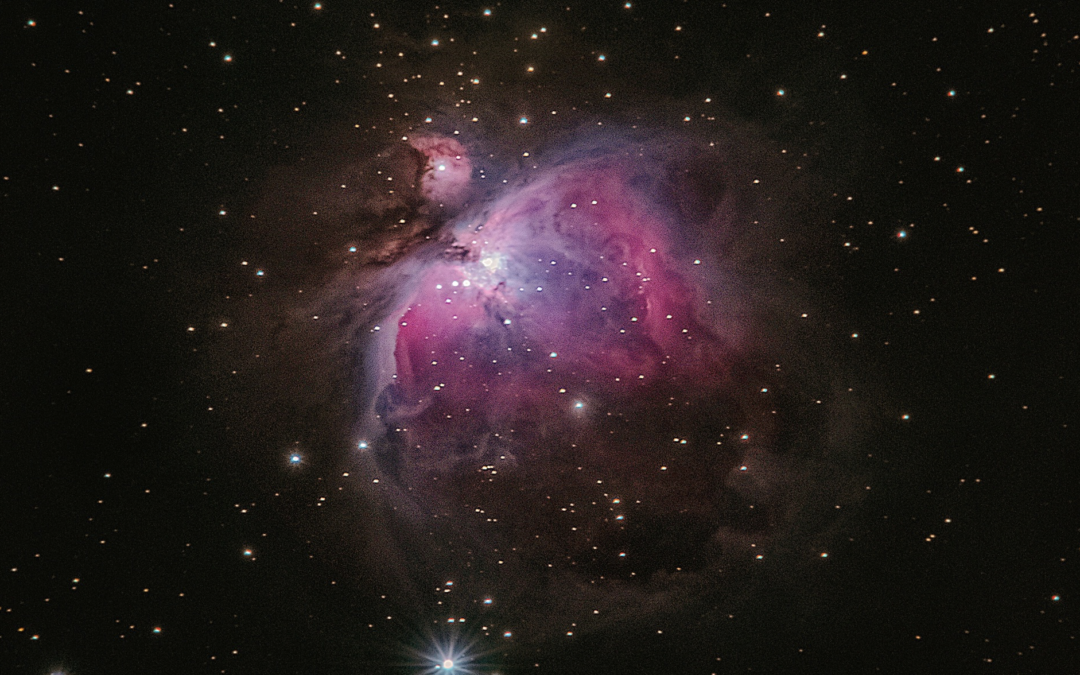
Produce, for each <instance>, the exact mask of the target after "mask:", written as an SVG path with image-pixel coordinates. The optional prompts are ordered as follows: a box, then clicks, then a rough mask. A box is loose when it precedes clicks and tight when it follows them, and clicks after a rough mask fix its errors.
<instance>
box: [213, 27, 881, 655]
mask: <svg viewBox="0 0 1080 675" xmlns="http://www.w3.org/2000/svg"><path fill="white" fill-rule="evenodd" d="M458 49H459V50H463V51H461V53H462V54H464V53H466V52H467V49H465V48H463V47H458ZM386 67H387V68H392V69H395V71H394V72H393V73H389V74H388V77H387V79H388V80H389V81H393V79H394V77H393V76H394V75H401V76H403V78H405V79H407V78H408V75H407V73H409V72H410V70H409V67H408V66H406V65H402V64H393V63H389V64H387V66H386ZM454 67H455V68H460V69H463V70H470V72H469V73H465V75H464V76H462V77H455V78H454V81H455V82H463V83H465V84H464V85H463V90H464V89H467V88H469V84H468V81H469V75H470V74H471V73H472V72H476V73H479V74H478V76H477V79H478V80H479V81H480V82H482V83H487V82H488V81H489V80H490V79H492V78H496V79H497V78H499V75H498V74H490V73H486V72H484V71H483V69H481V68H471V69H470V68H469V67H468V66H467V65H466V66H457V65H456V64H455V66H454ZM424 77H425V78H427V79H430V80H431V83H430V86H429V88H428V89H421V88H420V85H416V87H414V88H413V89H412V90H411V94H410V97H408V98H406V97H405V96H403V95H396V96H394V97H391V96H389V95H387V97H386V100H385V101H384V102H380V103H378V104H371V103H370V102H369V103H367V104H365V105H357V106H356V110H355V111H354V112H350V113H349V114H348V115H342V116H341V119H339V120H337V121H335V122H333V123H328V124H326V125H323V126H321V127H320V128H317V129H312V130H310V132H309V133H310V137H309V138H306V139H301V140H299V141H298V144H299V145H300V146H301V147H305V148H307V150H306V151H304V152H302V153H298V157H297V160H296V161H295V162H293V163H292V164H288V165H283V166H278V167H275V168H273V169H272V170H268V171H267V173H266V175H265V176H264V177H263V178H262V179H261V180H262V184H261V188H260V196H259V197H258V198H257V199H256V200H254V202H253V203H252V204H251V205H250V206H249V207H247V208H248V209H249V210H250V217H249V218H248V219H247V220H248V221H249V222H247V223H245V228H247V233H246V236H245V237H244V240H243V241H242V243H240V244H238V245H237V256H239V257H240V259H242V261H243V264H242V266H241V267H242V269H243V271H244V274H245V275H247V276H246V278H245V280H244V281H243V282H242V285H243V291H242V292H238V293H237V295H238V296H245V297H244V299H243V300H242V302H241V303H239V305H234V306H231V307H230V309H229V312H230V313H231V314H230V316H231V319H230V320H232V321H233V322H234V323H235V324H236V325H237V326H240V327H241V328H240V330H238V331H237V332H235V333H232V334H231V337H228V338H224V337H223V338H222V340H223V342H222V343H221V345H220V348H219V350H218V352H217V356H218V357H219V358H216V359H215V367H216V368H221V369H224V368H225V367H226V365H227V364H232V367H233V368H235V369H236V370H237V373H236V375H235V376H234V377H232V378H229V379H228V384H227V385H223V387H227V389H228V395H229V396H230V397H231V398H232V401H233V403H234V405H233V406H232V409H233V410H234V411H235V414H232V415H231V416H230V417H229V433H228V436H229V439H230V441H231V442H232V444H233V445H234V446H235V447H236V448H237V449H238V452H239V453H240V454H241V455H242V456H243V457H244V459H245V461H246V462H247V464H248V465H249V466H250V470H251V475H252V477H253V480H254V482H255V484H256V485H258V486H260V489H263V490H264V491H266V492H268V493H269V492H272V491H279V492H278V497H279V500H278V503H279V504H284V506H282V507H281V508H280V509H279V512H280V514H281V516H280V517H281V518H282V519H283V520H286V521H288V522H289V523H290V524H291V526H292V527H294V530H295V532H296V533H297V534H296V536H297V537H302V538H304V539H307V540H311V541H312V542H313V543H314V546H316V547H317V548H318V549H319V550H320V551H322V554H321V555H322V557H323V559H324V560H326V561H327V565H328V566H330V567H331V568H333V569H334V570H336V573H337V574H338V575H339V577H338V578H339V579H340V581H339V582H338V583H341V584H344V585H345V586H346V587H349V588H351V589H353V592H355V593H356V595H357V596H358V597H361V598H367V597H368V596H370V597H371V598H378V599H379V602H375V601H372V602H370V603H368V604H367V605H365V606H367V607H371V608H375V607H378V608H379V609H371V611H370V612H369V613H371V614H372V615H373V616H374V614H375V613H377V612H382V611H383V610H382V609H381V608H383V607H389V608H392V609H393V613H394V614H396V615H400V616H401V620H402V621H404V622H405V623H406V624H408V625H409V626H411V628H410V630H412V631H414V632H418V633H423V634H425V635H430V636H432V637H431V639H433V640H434V641H435V642H439V641H440V639H441V638H440V637H439V636H440V635H441V634H443V633H445V634H452V635H457V636H458V638H459V639H462V640H464V637H465V636H467V637H468V638H469V640H471V644H472V645H473V647H472V648H471V649H472V650H473V652H475V653H481V652H484V653H501V654H503V656H502V657H500V659H501V660H502V661H503V662H506V661H507V660H509V661H511V662H512V661H513V659H514V658H520V659H527V658H532V657H531V656H527V655H528V654H533V655H535V654H536V653H541V654H542V653H552V652H553V651H557V652H559V653H566V652H567V651H568V650H569V651H572V650H573V649H575V647H573V646H571V645H568V644H567V643H566V642H565V641H566V640H567V638H570V637H573V638H575V639H581V640H583V642H581V643H577V644H579V645H581V644H588V643H587V642H584V641H586V640H588V639H590V636H594V637H597V636H598V637H597V639H601V638H603V637H604V636H610V635H618V634H634V633H635V632H642V633H643V634H644V633H648V632H652V633H655V632H656V630H653V629H651V628H650V626H652V625H653V624H654V623H656V624H657V625H660V624H661V623H662V622H668V624H667V625H670V622H671V621H676V622H678V621H684V622H686V623H687V624H694V625H697V626H698V630H701V631H703V634H704V633H706V632H707V631H708V630H709V628H708V627H709V626H713V625H719V624H721V623H722V622H723V621H724V620H727V617H728V616H729V614H731V613H732V612H738V611H741V608H742V607H743V606H744V605H746V604H747V603H748V602H751V601H752V600H753V598H754V595H755V593H757V592H758V591H759V590H760V589H762V588H771V587H775V586H784V587H786V586H793V585H801V586H802V587H803V590H804V591H806V592H812V589H813V587H814V575H815V570H816V569H817V566H819V565H820V564H821V559H822V558H823V557H827V555H828V552H829V549H830V546H831V545H832V544H833V543H834V542H835V540H836V538H837V537H842V536H844V527H843V525H844V518H845V517H846V515H847V514H848V513H850V512H851V511H852V510H853V507H856V506H857V504H858V502H859V501H860V499H861V496H862V495H863V494H864V491H865V489H866V488H865V485H866V482H865V476H864V475H863V473H864V472H863V468H862V467H863V466H864V465H863V463H862V458H863V457H865V454H866V452H867V446H868V444H869V443H871V439H872V438H873V437H874V434H876V433H877V432H878V431H879V429H878V428H877V427H878V421H877V420H878V418H879V413H878V409H877V406H878V404H877V403H875V401H878V400H879V399H880V398H881V397H882V392H881V391H880V390H879V388H875V387H874V386H873V385H872V384H871V383H872V382H873V378H871V377H870V376H869V375H868V374H867V373H861V372H855V370H854V368H852V367H850V366H849V348H848V347H847V346H846V344H847V343H849V342H850V337H851V336H850V331H846V330H845V326H846V325H847V324H846V323H845V318H844V317H843V316H842V314H841V313H839V312H837V311H835V310H833V309H831V308H832V307H833V306H834V304H835V303H834V301H833V294H834V293H835V288H836V285H837V281H836V279H833V278H831V275H832V274H833V271H832V267H831V259H830V256H829V255H828V254H826V251H827V250H830V248H831V247H833V245H834V244H835V238H836V234H835V233H833V232H831V231H830V229H829V225H828V222H829V211H828V207H827V204H828V203H829V200H830V198H831V197H832V195H833V193H834V192H835V191H836V190H837V189H838V188H837V186H835V185H831V184H830V182H829V179H828V178H827V177H826V176H824V175H820V174H815V173H814V172H812V171H804V170H803V169H802V167H801V166H800V164H801V159H800V151H799V149H798V148H797V147H790V148H788V147H785V146H784V145H782V144H781V143H780V142H779V141H777V140H776V139H773V138H771V137H770V135H769V130H768V129H763V128H760V127H757V126H755V125H753V124H752V123H750V122H747V121H746V120H744V119H741V118H739V117H737V116H735V115H734V114H731V113H727V112H725V111H724V109H723V108H722V107H721V106H720V105H719V104H716V103H713V102H712V101H708V102H706V101H704V97H702V98H685V99H676V98H670V99H663V98H662V97H658V96H654V95H649V96H646V95H645V94H644V93H643V92H641V91H635V89H634V84H633V83H632V82H630V81H626V82H617V83H616V84H615V85H614V86H612V88H613V89H615V90H616V91H619V92H620V94H619V96H617V97H606V96H605V94H604V91H603V88H599V89H598V88H597V85H595V84H594V85H592V86H587V85H586V84H584V83H583V82H584V79H585V78H584V76H581V79H582V80H583V81H582V82H578V83H576V84H575V83H571V86H569V87H568V88H566V87H548V88H544V87H542V86H541V87H534V88H532V89H527V88H526V85H525V84H522V83H521V82H517V83H515V82H514V81H511V82H510V83H504V86H502V87H495V86H494V85H489V88H488V89H483V85H480V88H479V89H478V90H476V91H473V92H466V94H465V95H466V96H467V97H468V104H467V105H463V104H462V101H464V100H465V99H464V98H460V97H459V94H461V91H458V92H457V93H456V94H455V93H451V94H445V93H444V92H443V90H442V89H441V88H440V87H439V86H437V85H436V84H435V82H436V81H437V80H438V79H439V78H440V77H450V75H448V74H447V75H443V74H438V73H436V74H432V75H430V77H429V75H428V74H427V73H426V72H425V74H424ZM398 79H402V78H398ZM518 79H519V80H520V79H521V78H518ZM604 85H605V86H611V77H607V79H606V80H605V82H604ZM418 91H422V92H423V93H421V94H418V93H417V92H418ZM390 93H394V92H393V91H391V92H390ZM590 101H591V102H590ZM621 101H628V102H621ZM553 111H554V112H553ZM677 111H682V113H680V112H677ZM406 113H408V114H406ZM683 113H685V114H686V115H693V116H694V118H695V120H701V119H706V117H707V119H708V120H709V122H710V123H709V124H707V125H706V124H701V123H697V124H688V123H686V122H685V121H684V120H683V118H682V114H683ZM699 113H700V117H699ZM474 118H475V121H474ZM300 155H302V157H301V156H300ZM238 307H239V309H238ZM225 340H229V342H225ZM235 364H241V365H240V366H239V367H236V365H235ZM286 457H290V458H292V459H291V461H292V462H293V463H295V464H297V466H296V467H295V469H296V472H297V473H296V474H294V476H293V477H295V478H296V480H298V481H308V487H306V488H302V489H301V488H296V487H287V488H285V489H283V488H282V487H281V482H280V481H281V479H280V476H279V475H278V473H277V472H275V471H269V470H267V469H266V467H267V465H268V464H275V463H276V464H280V463H283V462H286V461H290V460H288V459H286ZM290 480H293V478H290ZM308 502H311V503H317V504H318V506H319V507H320V508H319V509H310V508H307V509H305V508H301V507H302V506H308V505H310V504H309V503H308ZM302 513H303V514H308V515H300V514H302ZM808 589H809V590H808ZM358 602H361V603H363V602H365V601H364V600H361V601H358ZM380 602H381V603H382V604H379V603H380ZM361 614H363V612H361ZM678 617H682V618H681V619H679V618H678ZM367 622H368V621H367V617H366V616H358V617H357V623H358V627H359V626H360V625H361V624H366V623H367ZM358 630H359V628H358ZM536 649H539V650H540V652H536ZM515 655H516V656H515ZM461 656H462V658H465V654H464V653H462V655H461ZM596 658H600V657H596ZM608 662H610V660H609V661H608ZM481 665H482V664H481V660H480V659H479V658H478V657H477V660H475V663H474V665H473V668H474V669H477V670H479V669H481Z"/></svg>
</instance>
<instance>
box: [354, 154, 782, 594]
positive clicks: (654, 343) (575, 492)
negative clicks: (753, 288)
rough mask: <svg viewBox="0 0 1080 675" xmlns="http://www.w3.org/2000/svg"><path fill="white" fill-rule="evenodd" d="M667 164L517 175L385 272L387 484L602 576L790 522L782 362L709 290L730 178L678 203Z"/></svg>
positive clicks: (369, 436) (691, 562) (679, 559)
mask: <svg viewBox="0 0 1080 675" xmlns="http://www.w3.org/2000/svg"><path fill="white" fill-rule="evenodd" d="M414 147H418V148H419V149H422V150H423V149H426V148H438V147H443V144H440V143H436V142H425V143H423V144H421V145H419V146H417V145H416V144H415V143H414ZM429 156H430V155H429ZM439 161H441V160H439V159H432V160H430V161H429V162H428V165H427V167H426V169H425V176H428V175H432V174H433V175H434V179H432V183H434V185H433V186H432V185H431V184H425V185H427V186H428V187H427V192H428V193H429V194H431V193H433V192H434V193H440V192H441V193H446V192H448V191H447V190H445V189H443V188H440V187H439V186H438V184H437V183H436V182H435V181H437V180H438V179H439V178H441V177H442V175H441V174H438V173H435V172H436V171H438V169H437V168H436V167H437V165H438V162H439ZM457 161H458V162H460V163H461V164H463V165H467V164H465V162H466V161H467V158H463V157H460V156H458V157H457ZM668 168H669V169H670V167H668ZM698 170H699V171H700V170H701V169H700V167H699V169H698ZM656 173H657V167H656V166H655V165H654V164H653V163H652V162H650V161H642V160H641V158H640V153H639V154H638V155H637V156H635V155H633V154H631V153H628V152H625V151H624V148H616V149H615V150H613V151H606V152H605V151H592V152H588V153H580V154H577V155H572V156H571V157H570V159H568V160H566V161H563V162H559V163H556V164H555V165H554V166H550V167H548V168H547V169H546V170H544V171H542V172H539V175H535V176H533V177H531V178H530V179H529V180H527V181H524V182H522V183H521V184H518V185H514V186H507V187H504V188H502V190H501V191H499V192H497V193H496V196H495V197H494V198H492V199H489V200H486V201H485V202H484V203H483V204H482V206H481V207H479V208H477V207H474V208H471V209H467V210H465V211H464V212H463V213H462V214H461V215H459V216H458V217H457V218H456V220H454V221H453V222H452V223H450V224H449V225H448V226H447V234H445V235H444V236H442V237H441V238H440V240H439V243H438V244H437V245H436V246H429V247H422V248H420V249H419V250H417V251H416V252H414V253H412V254H411V255H410V256H406V257H405V258H403V259H402V260H400V261H398V262H396V263H395V264H394V265H393V266H391V270H393V271H394V273H396V274H400V273H401V272H402V270H403V269H404V270H407V273H406V274H405V277H404V278H405V279H406V280H405V281H399V282H398V284H397V289H396V295H395V298H396V300H395V302H394V307H393V309H392V311H390V312H388V313H386V314H385V315H383V316H382V317H380V318H379V320H378V321H377V323H376V324H375V325H374V326H371V327H370V328H369V335H370V342H369V343H368V346H367V348H366V349H367V352H366V353H367V357H366V361H365V366H364V372H365V374H366V377H367V380H368V381H367V387H366V390H367V391H368V399H369V404H368V405H367V413H366V415H365V416H364V420H363V423H362V424H361V427H360V432H359V437H360V440H359V443H361V444H362V445H363V446H364V448H363V451H364V452H369V453H371V454H372V455H373V456H374V457H376V458H377V466H378V471H379V474H380V475H381V476H382V477H383V479H384V480H385V481H386V482H389V483H392V484H393V485H395V486H397V487H398V488H400V490H401V493H400V494H401V495H402V499H404V500H406V501H407V502H408V503H410V504H411V505H413V507H416V508H418V509H419V511H421V512H424V513H427V514H429V516H433V517H436V518H437V517H440V516H441V517H444V518H445V517H450V518H452V519H455V520H457V521H458V526H459V528H460V529H468V528H465V527H461V526H462V525H463V524H464V523H468V522H473V521H476V522H477V523H482V524H483V527H482V531H483V532H484V534H483V537H484V539H485V541H486V542H487V545H489V546H491V547H493V549H495V550H500V551H513V554H514V557H515V558H516V559H518V560H519V561H520V562H522V563H523V564H524V565H525V566H526V567H527V568H528V567H530V566H533V567H544V566H546V567H547V568H549V569H555V570H564V571H567V572H572V573H574V574H587V575H590V578H592V583H593V584H594V585H595V584H596V583H598V582H600V583H603V584H610V583H614V582H618V581H621V582H634V583H636V582H646V581H648V580H649V579H650V578H652V576H653V575H654V574H655V573H657V572H660V571H664V572H666V573H675V572H677V571H691V570H696V569H700V568H702V567H704V566H705V565H706V564H707V563H708V561H710V560H712V559H714V558H715V557H716V555H718V554H719V553H720V551H721V550H723V549H724V548H725V547H728V546H731V545H733V543H734V542H742V543H745V542H744V540H745V538H746V537H752V536H757V537H758V538H759V540H760V541H764V539H765V537H766V536H767V535H768V530H769V529H770V527H772V526H773V524H774V519H775V518H776V517H777V514H775V513H773V512H772V509H773V506H774V505H773V504H771V503H770V500H768V499H762V497H764V494H762V493H760V491H761V490H763V489H764V490H767V489H770V488H772V487H775V486H774V485H771V484H770V482H771V481H772V480H773V479H772V478H770V477H769V476H770V473H771V472H773V471H774V469H775V467H774V464H775V462H771V461H770V459H769V456H770V454H773V453H775V452H776V451H777V446H776V442H775V441H776V439H775V437H776V434H775V425H776V414H777V413H776V411H775V410H773V409H771V408H769V406H770V405H775V402H776V400H777V399H776V394H773V395H772V398H771V399H768V397H767V396H765V395H764V394H763V392H768V391H769V388H770V387H771V386H772V383H771V380H773V379H775V378H774V377H773V376H772V375H771V374H769V373H768V372H766V369H765V368H763V367H761V366H762V364H759V363H756V362H755V358H754V356H753V350H751V349H748V348H747V346H746V345H745V344H743V341H744V339H743V337H742V335H743V333H744V331H745V330H746V325H745V321H743V320H742V319H740V318H739V317H738V316H736V314H735V313H733V312H731V311H730V308H726V307H723V306H721V305H723V304H724V301H723V300H722V296H723V294H722V293H716V292H714V291H715V289H717V288H720V287H722V286H723V285H724V284H725V279H724V274H725V272H724V271H723V270H722V269H721V268H722V265H720V263H719V262H718V260H717V256H716V250H710V247H709V245H708V241H709V238H710V237H709V232H710V230H712V231H714V232H715V235H714V236H713V237H712V240H713V242H719V241H721V240H722V239H723V238H724V234H723V233H722V232H720V231H719V229H718V228H723V227H725V226H727V227H734V226H735V225H734V224H729V223H725V222H723V218H724V217H725V208H724V207H727V206H729V205H728V204H727V202H726V201H725V198H724V197H725V187H726V186H724V185H722V184H719V183H718V184H715V185H710V186H708V189H707V190H704V191H703V194H695V193H694V190H693V180H692V178H693V177H690V179H686V180H687V185H686V186H683V189H682V190H681V191H679V192H677V194H675V196H674V197H673V196H672V194H671V192H670V187H671V184H670V182H669V180H668V179H667V178H665V179H664V180H658V179H657V178H656ZM661 173H662V172H661ZM715 175H717V174H714V177H715ZM680 179H682V177H680ZM422 182H423V181H422ZM451 184H452V185H455V186H456V187H458V188H463V185H462V182H461V180H460V177H459V176H455V177H452V183H451ZM729 192H734V191H729ZM718 194H719V195H721V196H720V197H717V196H716V195H718ZM726 196H727V197H730V196H731V195H730V194H727V195H726ZM688 200H689V201H693V200H697V201H698V202H701V203H696V204H695V203H688ZM690 218H697V219H698V221H696V222H686V220H687V219H690ZM701 231H704V233H705V234H704V238H702V237H701V236H688V233H695V232H696V233H698V235H700V234H701ZM702 240H704V241H705V242H706V244H705V245H704V246H701V245H700V242H701V241H702ZM690 242H695V244H694V245H696V246H699V247H698V248H696V249H695V248H694V245H691V244H690ZM713 248H714V249H715V248H716V246H715V245H714V247H713ZM695 256H696V257H695ZM725 310H727V311H725ZM763 399H766V400H763ZM748 464H749V465H751V466H753V467H754V477H753V478H749V477H748V475H747V471H748V470H749V468H748V466H747V465H748ZM755 488H756V489H758V490H759V494H756V495H753V494H752V492H753V490H754V489H755ZM755 498H756V501H755Z"/></svg>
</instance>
